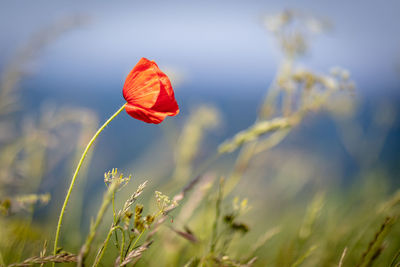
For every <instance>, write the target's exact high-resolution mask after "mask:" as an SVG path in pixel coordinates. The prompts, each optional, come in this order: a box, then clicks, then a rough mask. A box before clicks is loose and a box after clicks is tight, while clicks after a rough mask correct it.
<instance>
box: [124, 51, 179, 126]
mask: <svg viewBox="0 0 400 267" xmlns="http://www.w3.org/2000/svg"><path fill="white" fill-rule="evenodd" d="M122 92H123V95H124V98H125V100H126V101H127V104H126V106H125V110H126V112H127V113H128V114H129V115H131V116H132V117H134V118H135V119H138V120H141V121H144V122H147V123H155V124H158V123H160V122H162V121H163V120H164V118H165V117H166V116H175V115H177V114H178V113H179V107H178V104H177V103H176V100H175V96H174V91H173V89H172V86H171V82H170V80H169V78H168V76H167V75H165V73H163V72H162V71H161V70H160V69H159V68H158V66H157V64H156V63H155V62H154V61H150V60H148V59H146V58H141V59H140V60H139V62H138V63H137V64H136V66H135V67H134V68H133V69H132V71H131V72H130V73H129V75H128V77H127V78H126V80H125V84H124V87H123V90H122Z"/></svg>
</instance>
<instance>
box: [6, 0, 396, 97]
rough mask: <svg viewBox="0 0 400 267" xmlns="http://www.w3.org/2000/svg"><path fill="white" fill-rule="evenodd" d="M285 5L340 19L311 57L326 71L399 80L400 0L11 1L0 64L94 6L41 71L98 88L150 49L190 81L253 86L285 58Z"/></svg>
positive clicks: (361, 80) (42, 76) (45, 76)
mask: <svg viewBox="0 0 400 267" xmlns="http://www.w3.org/2000/svg"><path fill="white" fill-rule="evenodd" d="M285 8H294V9H298V10H300V11H302V12H304V13H308V14H315V15H317V16H319V17H323V18H326V19H328V20H330V21H331V22H332V23H333V25H334V27H333V29H332V30H331V31H330V32H329V33H327V34H326V35H323V36H321V37H317V38H316V39H315V41H314V43H313V46H312V53H311V54H309V55H308V56H307V57H305V58H304V60H303V63H304V65H306V66H309V67H312V68H316V69H318V70H320V71H327V70H329V68H330V67H331V66H337V65H338V66H342V67H345V68H348V69H349V70H350V71H351V73H352V74H353V77H354V78H355V79H356V81H357V83H358V84H361V85H368V86H370V87H373V86H375V87H379V86H383V87H385V88H386V87H390V88H395V87H398V86H397V85H398V84H400V79H399V76H400V75H399V73H400V70H399V69H400V67H399V66H400V16H398V14H399V11H400V1H397V0H388V1H345V0H339V1H296V0H292V1H244V0H242V1H118V2H113V3H111V2H108V1H107V2H106V1H85V2H84V3H83V2H80V1H68V2H67V1H64V2H60V1H57V2H51V1H34V2H33V1H2V2H1V3H0V33H1V35H0V36H1V37H0V38H1V42H0V66H2V65H3V64H4V63H5V62H6V61H7V60H8V59H10V57H11V55H12V53H13V52H14V51H15V49H16V48H17V47H19V46H21V45H22V44H23V42H24V41H25V40H27V38H28V37H29V36H30V35H31V34H32V33H34V32H35V31H37V30H39V29H41V28H42V27H45V26H46V25H49V24H51V23H53V22H55V21H57V20H58V19H59V18H62V17H67V16H72V15H76V14H79V15H84V16H88V17H89V18H90V23H89V24H86V25H84V26H82V27H80V28H78V29H75V30H72V31H70V32H68V33H66V34H64V35H63V36H62V37H60V38H59V39H58V40H57V41H55V42H53V43H51V44H50V45H49V46H48V47H47V48H46V49H45V50H44V51H43V52H42V53H41V56H40V57H39V58H38V60H37V61H36V66H37V69H38V70H37V73H36V74H37V79H39V80H42V81H45V80H46V81H48V82H54V84H60V83H63V84H65V85H66V86H67V85H68V86H69V87H71V90H73V88H74V87H76V86H74V84H75V83H80V85H81V86H82V87H87V90H97V89H98V88H97V89H96V88H95V87H96V84H107V83H111V84H112V83H113V82H112V81H117V82H116V83H115V84H116V85H117V84H118V83H122V82H123V80H124V78H125V76H126V74H127V73H128V72H129V70H130V69H131V68H132V67H133V66H134V64H136V62H137V61H138V59H139V58H140V57H142V56H144V57H148V58H150V59H154V60H156V61H157V62H158V63H159V65H160V66H165V67H166V68H167V67H168V68H170V67H171V68H173V69H176V70H178V71H179V72H181V73H182V74H183V75H184V77H185V79H186V81H187V82H188V83H189V84H190V83H197V82H201V83H202V84H204V86H205V87H206V88H207V87H208V86H209V87H218V88H220V90H222V91H224V90H232V85H240V86H243V87H246V86H248V87H249V88H245V89H243V90H251V88H252V87H253V85H256V84H265V85H267V84H268V82H269V81H270V79H271V77H272V76H273V74H274V71H275V69H276V66H277V63H278V61H279V58H280V54H279V50H278V49H277V45H276V43H275V42H274V40H273V38H271V35H269V34H268V33H267V31H266V30H265V29H264V28H263V27H262V23H261V17H262V16H263V15H265V14H275V13H276V12H279V11H282V10H283V9H285ZM50 77H51V78H50ZM240 86H238V87H240ZM365 90H367V89H365ZM368 90H369V89H368ZM379 90H383V89H379Z"/></svg>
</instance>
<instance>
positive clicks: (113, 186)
mask: <svg viewBox="0 0 400 267" xmlns="http://www.w3.org/2000/svg"><path fill="white" fill-rule="evenodd" d="M118 185H119V184H118V182H113V183H112V184H111V185H110V187H109V188H108V191H107V192H106V194H105V195H104V199H103V202H102V204H101V207H100V209H99V212H98V213H97V217H96V221H95V222H94V223H92V224H91V225H90V231H89V234H88V236H87V238H86V241H85V244H84V245H83V246H82V248H81V251H80V253H79V256H78V264H77V265H78V266H83V264H84V261H85V258H86V256H87V255H88V253H89V251H90V246H91V245H92V242H93V239H94V236H95V235H96V232H97V228H98V227H99V225H100V223H101V221H102V219H103V217H104V214H105V212H106V210H107V208H108V206H109V205H110V202H111V198H112V195H113V194H114V192H115V190H117V188H118Z"/></svg>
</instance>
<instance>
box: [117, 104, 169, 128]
mask: <svg viewBox="0 0 400 267" xmlns="http://www.w3.org/2000/svg"><path fill="white" fill-rule="evenodd" d="M125 110H126V112H127V113H128V114H129V115H131V116H132V117H134V118H135V119H138V120H141V121H144V122H147V123H154V124H159V123H160V122H162V121H163V120H164V119H165V117H167V116H168V114H167V113H165V112H156V111H152V110H149V109H146V108H143V107H139V106H134V105H131V104H126V106H125Z"/></svg>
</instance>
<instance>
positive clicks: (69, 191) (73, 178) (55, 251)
mask: <svg viewBox="0 0 400 267" xmlns="http://www.w3.org/2000/svg"><path fill="white" fill-rule="evenodd" d="M125 105H126V103H125V104H123V105H122V106H121V107H120V108H119V109H118V111H117V112H115V113H114V114H113V115H112V116H111V117H110V118H109V119H108V120H107V121H106V122H105V123H104V124H103V125H102V126H101V127H100V128H99V129H98V130H97V132H96V133H95V134H94V136H93V137H92V139H91V140H90V141H89V143H88V144H87V146H86V148H85V150H84V151H83V154H82V156H81V159H80V160H79V163H78V166H77V167H76V170H75V173H74V175H73V177H72V180H71V183H70V185H69V189H68V192H67V195H66V197H65V200H64V204H63V206H62V208H61V212H60V216H59V219H58V223H57V230H56V236H55V239H54V248H53V254H54V255H56V254H57V247H58V239H59V237H60V229H61V224H62V220H63V217H64V212H65V209H66V207H67V204H68V200H69V197H70V196H71V192H72V188H73V187H74V184H75V180H76V177H77V176H78V173H79V170H80V169H81V166H82V163H83V161H84V159H85V157H86V155H87V153H88V151H89V149H90V148H91V146H92V145H93V143H94V141H95V140H96V138H97V137H98V136H99V134H100V133H101V132H102V131H103V130H104V128H106V127H107V125H108V124H110V122H111V121H112V120H113V119H114V118H115V117H117V115H118V114H119V113H121V111H122V110H124V109H125ZM53 266H54V264H53Z"/></svg>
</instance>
